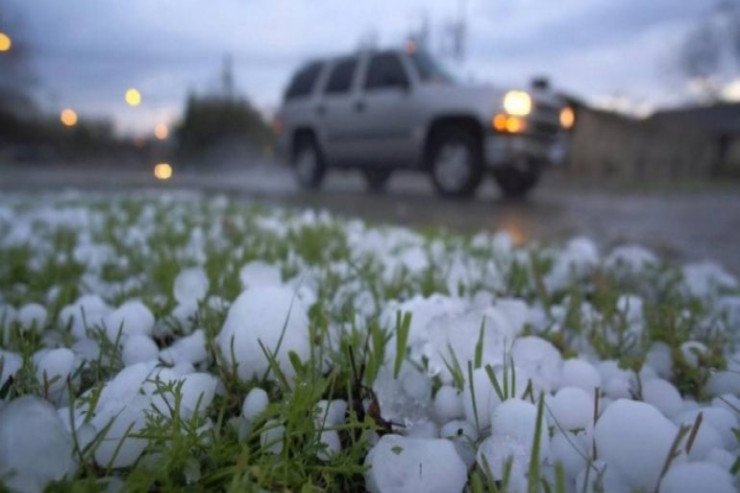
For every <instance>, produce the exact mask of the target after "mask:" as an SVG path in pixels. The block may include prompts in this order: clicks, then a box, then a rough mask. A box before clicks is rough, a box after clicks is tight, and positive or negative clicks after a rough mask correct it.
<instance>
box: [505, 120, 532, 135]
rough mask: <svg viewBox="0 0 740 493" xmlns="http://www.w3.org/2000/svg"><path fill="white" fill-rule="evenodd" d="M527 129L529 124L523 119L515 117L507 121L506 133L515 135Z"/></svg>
mask: <svg viewBox="0 0 740 493" xmlns="http://www.w3.org/2000/svg"><path fill="white" fill-rule="evenodd" d="M526 127H527V122H526V121H525V120H524V119H523V118H516V117H514V118H509V119H508V120H507V121H506V131H507V132H510V133H513V134H516V133H519V132H523V131H524V129H525V128H526Z"/></svg>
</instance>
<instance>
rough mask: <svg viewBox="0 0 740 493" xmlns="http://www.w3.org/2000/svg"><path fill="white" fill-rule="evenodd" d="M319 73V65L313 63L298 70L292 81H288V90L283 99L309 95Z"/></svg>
mask: <svg viewBox="0 0 740 493" xmlns="http://www.w3.org/2000/svg"><path fill="white" fill-rule="evenodd" d="M320 73H321V63H319V62H314V63H310V64H308V65H306V66H305V67H303V68H302V69H300V70H299V71H298V72H297V73H296V74H295V76H293V80H291V81H290V85H289V86H288V89H287V90H286V91H285V99H286V100H288V99H296V98H300V97H304V96H308V95H309V94H311V90H312V89H313V86H314V84H316V79H318V78H319V74H320Z"/></svg>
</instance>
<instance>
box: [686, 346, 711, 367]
mask: <svg viewBox="0 0 740 493" xmlns="http://www.w3.org/2000/svg"><path fill="white" fill-rule="evenodd" d="M708 352H709V349H708V348H707V346H706V345H705V344H703V343H701V342H699V341H686V342H684V343H683V344H681V356H683V359H684V361H686V364H688V365H689V366H690V367H692V368H698V367H699V358H701V357H704V356H706V355H707V353H708Z"/></svg>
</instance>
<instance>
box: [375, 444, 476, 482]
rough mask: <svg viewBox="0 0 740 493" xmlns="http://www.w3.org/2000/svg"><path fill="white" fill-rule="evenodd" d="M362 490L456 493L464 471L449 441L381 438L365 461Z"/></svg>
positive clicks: (465, 469) (462, 464) (465, 473)
mask: <svg viewBox="0 0 740 493" xmlns="http://www.w3.org/2000/svg"><path fill="white" fill-rule="evenodd" d="M365 466H367V467H368V469H367V470H366V471H365V486H366V488H367V489H368V491H370V492H372V493H416V492H420V491H423V492H425V493H455V492H461V491H462V490H463V488H464V487H465V483H466V481H467V476H468V474H467V468H466V466H465V463H464V462H463V461H462V459H460V457H459V456H458V455H457V452H456V451H455V447H454V446H453V444H452V443H451V442H450V441H449V440H444V439H422V438H406V437H402V436H399V435H384V436H383V437H382V438H381V439H380V440H379V441H378V443H377V444H375V446H374V447H373V448H372V449H370V452H368V454H367V456H366V457H365Z"/></svg>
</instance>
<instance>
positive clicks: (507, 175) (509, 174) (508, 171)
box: [493, 167, 540, 199]
mask: <svg viewBox="0 0 740 493" xmlns="http://www.w3.org/2000/svg"><path fill="white" fill-rule="evenodd" d="M493 178H494V179H495V180H496V183H497V184H498V186H499V188H500V189H501V192H502V193H503V194H504V196H505V197H507V198H511V199H521V198H524V197H526V195H527V194H528V193H529V191H530V190H531V189H532V188H533V187H534V186H535V185H536V184H537V182H538V181H539V179H540V173H539V171H538V170H537V169H536V168H534V167H530V168H529V169H519V168H514V167H507V168H502V169H497V170H494V171H493Z"/></svg>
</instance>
